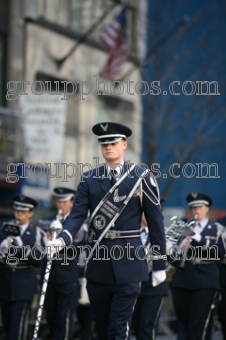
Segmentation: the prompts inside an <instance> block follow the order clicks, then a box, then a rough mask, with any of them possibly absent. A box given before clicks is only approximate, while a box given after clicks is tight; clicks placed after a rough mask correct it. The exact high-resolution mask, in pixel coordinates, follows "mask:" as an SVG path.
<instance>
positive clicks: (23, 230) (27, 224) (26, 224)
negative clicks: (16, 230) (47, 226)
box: [20, 223, 29, 235]
mask: <svg viewBox="0 0 226 340" xmlns="http://www.w3.org/2000/svg"><path fill="white" fill-rule="evenodd" d="M28 226H29V223H25V224H21V225H20V232H21V235H23V233H24V232H25V230H26V229H27V227H28Z"/></svg>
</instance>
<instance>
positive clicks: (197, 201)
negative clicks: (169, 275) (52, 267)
mask: <svg viewBox="0 0 226 340" xmlns="http://www.w3.org/2000/svg"><path fill="white" fill-rule="evenodd" d="M187 202H188V206H189V208H190V211H191V214H192V216H193V217H194V218H195V226H194V228H193V230H191V232H190V235H188V236H187V237H185V238H183V239H182V242H181V243H180V248H181V251H182V253H181V255H180V256H179V254H171V255H170V256H169V257H168V260H169V262H170V263H171V264H172V265H174V266H175V267H177V270H176V272H175V274H174V277H173V281H172V285H171V287H172V293H173V302H174V307H175V312H176V316H177V325H178V340H202V339H205V340H209V339H210V338H211V327H208V325H209V322H210V320H211V317H212V313H213V311H214V308H215V303H216V301H217V297H218V292H219V289H220V283H219V271H218V268H217V264H216V260H215V259H216V258H217V257H218V256H219V254H218V250H217V249H218V248H217V246H216V243H217V242H218V239H219V236H220V231H219V230H218V228H217V225H216V224H215V223H213V222H211V221H210V220H209V218H208V212H209V207H210V206H211V205H212V199H211V198H210V197H209V196H208V195H206V194H204V193H195V192H193V193H191V194H189V195H188V196H187ZM200 246H201V247H203V248H201V247H200Z"/></svg>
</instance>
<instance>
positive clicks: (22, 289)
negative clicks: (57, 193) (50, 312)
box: [0, 195, 45, 340]
mask: <svg viewBox="0 0 226 340" xmlns="http://www.w3.org/2000/svg"><path fill="white" fill-rule="evenodd" d="M36 206H37V203H36V201H35V200H33V199H32V198H30V197H26V196H23V195H20V196H16V197H14V205H13V208H14V216H15V219H16V221H17V223H16V224H17V225H18V226H19V231H20V235H18V236H11V235H10V236H8V237H7V236H6V235H5V234H4V233H3V232H2V230H1V232H0V243H1V244H0V253H1V263H0V287H1V289H0V305H1V313H2V323H3V327H4V330H5V332H6V339H7V340H22V339H26V334H27V326H28V318H29V311H30V306H31V302H32V299H33V295H34V293H36V289H37V279H36V273H35V270H34V267H41V262H42V261H41V259H42V258H43V257H44V254H45V240H44V239H45V233H44V232H43V231H42V230H41V229H40V228H39V227H36V228H35V227H32V226H31V225H30V219H31V218H32V217H33V209H34V208H35V207H36ZM16 221H15V222H16ZM15 247H18V248H15Z"/></svg>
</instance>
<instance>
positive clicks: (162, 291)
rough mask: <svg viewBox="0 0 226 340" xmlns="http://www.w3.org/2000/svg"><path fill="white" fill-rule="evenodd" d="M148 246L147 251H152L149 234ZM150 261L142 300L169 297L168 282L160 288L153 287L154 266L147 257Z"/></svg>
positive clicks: (141, 294)
mask: <svg viewBox="0 0 226 340" xmlns="http://www.w3.org/2000/svg"><path fill="white" fill-rule="evenodd" d="M145 245H146V246H147V249H150V246H151V245H150V238H149V234H148V235H147V241H146V243H145ZM147 261H148V269H149V270H148V281H144V282H142V283H141V291H140V295H139V297H140V298H143V297H145V296H158V295H160V296H164V295H168V284H167V282H166V280H165V281H164V282H162V283H160V284H159V285H158V286H156V287H153V285H152V266H153V261H151V263H149V258H148V257H147Z"/></svg>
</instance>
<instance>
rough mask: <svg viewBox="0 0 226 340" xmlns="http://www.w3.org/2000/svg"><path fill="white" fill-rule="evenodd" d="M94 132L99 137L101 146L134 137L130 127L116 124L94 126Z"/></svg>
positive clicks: (106, 123) (104, 123)
mask: <svg viewBox="0 0 226 340" xmlns="http://www.w3.org/2000/svg"><path fill="white" fill-rule="evenodd" d="M92 131H93V133H94V134H95V135H97V140H98V142H99V143H100V144H111V143H115V142H118V141H119V140H120V139H122V138H123V139H126V138H127V137H129V136H131V135H132V130H131V129H130V128H129V127H127V126H125V125H122V124H119V123H114V122H103V123H98V124H96V125H94V126H93V128H92Z"/></svg>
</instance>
